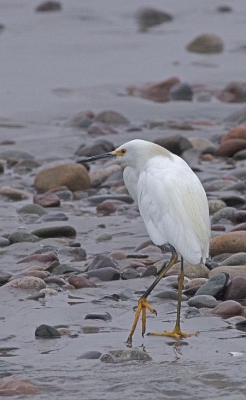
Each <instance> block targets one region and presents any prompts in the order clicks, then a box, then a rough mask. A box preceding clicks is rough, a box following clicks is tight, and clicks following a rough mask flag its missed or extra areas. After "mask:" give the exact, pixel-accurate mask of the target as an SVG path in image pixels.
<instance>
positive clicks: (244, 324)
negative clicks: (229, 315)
mask: <svg viewBox="0 0 246 400" xmlns="http://www.w3.org/2000/svg"><path fill="white" fill-rule="evenodd" d="M235 328H236V329H238V330H239V331H242V332H245V331H246V320H245V319H244V321H238V322H237V323H236V324H235Z"/></svg>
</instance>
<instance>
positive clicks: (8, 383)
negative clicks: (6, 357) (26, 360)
mask: <svg viewBox="0 0 246 400" xmlns="http://www.w3.org/2000/svg"><path fill="white" fill-rule="evenodd" d="M39 392H40V389H39V388H38V387H37V386H36V385H34V384H33V383H32V382H31V381H29V380H28V379H18V378H17V377H15V376H9V377H7V378H3V379H1V381H0V396H1V397H8V398H9V397H11V396H13V397H15V398H17V396H18V397H19V396H20V398H26V396H28V397H29V396H36V395H37V394H38V393H39ZM29 398H31V397H29Z"/></svg>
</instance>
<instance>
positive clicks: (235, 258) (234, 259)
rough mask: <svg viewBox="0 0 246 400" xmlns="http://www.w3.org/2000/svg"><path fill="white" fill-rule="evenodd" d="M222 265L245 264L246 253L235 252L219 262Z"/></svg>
mask: <svg viewBox="0 0 246 400" xmlns="http://www.w3.org/2000/svg"><path fill="white" fill-rule="evenodd" d="M223 265H246V253H236V254H232V255H231V256H229V257H227V258H226V259H225V260H223V261H221V262H220V266H223Z"/></svg>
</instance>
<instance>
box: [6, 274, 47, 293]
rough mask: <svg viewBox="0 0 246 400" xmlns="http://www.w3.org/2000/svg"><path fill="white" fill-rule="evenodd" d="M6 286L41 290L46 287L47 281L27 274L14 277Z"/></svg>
mask: <svg viewBox="0 0 246 400" xmlns="http://www.w3.org/2000/svg"><path fill="white" fill-rule="evenodd" d="M5 286H11V287H14V288H18V289H26V290H30V289H36V290H40V289H44V288H46V283H45V282H44V281H43V279H40V278H36V277H32V276H29V277H27V276H26V277H23V278H16V279H13V280H12V281H9V282H8V283H6V285H5Z"/></svg>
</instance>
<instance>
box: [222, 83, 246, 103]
mask: <svg viewBox="0 0 246 400" xmlns="http://www.w3.org/2000/svg"><path fill="white" fill-rule="evenodd" d="M216 97H217V98H218V99H219V100H220V101H224V102H226V103H244V102H245V101H246V83H237V82H231V83H229V85H228V86H226V87H225V88H224V89H223V90H222V91H221V92H219V93H218V94H217V96H216Z"/></svg>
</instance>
